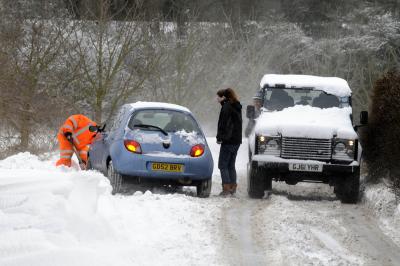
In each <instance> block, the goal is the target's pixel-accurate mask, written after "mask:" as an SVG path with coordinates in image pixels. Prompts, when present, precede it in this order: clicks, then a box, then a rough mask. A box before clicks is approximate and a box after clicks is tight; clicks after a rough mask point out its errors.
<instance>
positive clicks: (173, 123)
mask: <svg viewBox="0 0 400 266" xmlns="http://www.w3.org/2000/svg"><path fill="white" fill-rule="evenodd" d="M135 125H151V126H156V127H159V128H162V129H163V130H165V131H167V132H177V131H181V130H185V131H186V132H193V131H195V132H199V128H198V126H197V124H196V122H195V121H194V119H193V118H192V117H191V116H190V115H187V114H185V113H182V112H177V111H171V110H141V111H138V112H136V113H134V114H133V115H132V117H131V118H130V120H129V123H128V127H129V128H130V129H134V126H135ZM141 130H156V129H152V128H150V129H143V128H141Z"/></svg>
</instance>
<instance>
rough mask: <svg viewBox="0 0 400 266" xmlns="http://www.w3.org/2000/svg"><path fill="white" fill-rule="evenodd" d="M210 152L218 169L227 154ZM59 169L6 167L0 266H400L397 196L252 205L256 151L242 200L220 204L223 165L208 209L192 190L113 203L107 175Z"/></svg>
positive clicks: (284, 192)
mask: <svg viewBox="0 0 400 266" xmlns="http://www.w3.org/2000/svg"><path fill="white" fill-rule="evenodd" d="M208 142H209V145H210V148H211V149H212V152H213V157H214V161H217V159H218V149H219V146H218V145H216V144H215V138H209V139H208ZM55 160H56V156H54V155H47V156H45V155H43V156H42V157H38V156H35V155H31V154H29V153H20V154H17V155H15V156H11V157H9V158H7V159H5V160H3V161H0V265H41V266H42V265H49V266H50V265H51V266H53V265H399V264H400V248H399V246H398V245H399V244H400V238H399V233H398V230H396V228H399V227H398V225H400V222H399V220H400V219H399V217H400V209H399V208H398V207H396V205H395V203H394V198H393V195H392V194H391V192H390V190H389V189H387V188H386V187H384V186H382V185H377V186H371V187H367V188H366V189H365V192H364V200H363V202H361V203H359V204H357V205H346V204H341V203H340V202H339V201H338V200H337V198H335V195H334V193H333V191H332V190H333V189H332V188H330V187H329V186H327V185H318V184H298V185H296V186H288V185H285V184H278V183H273V191H272V193H271V194H270V195H269V196H267V197H265V198H264V199H262V200H251V199H249V198H248V197H247V193H246V165H247V160H248V159H247V143H244V144H243V145H242V146H241V149H240V151H239V155H238V159H237V168H238V175H239V179H240V180H239V191H238V194H237V196H236V197H228V198H222V197H219V196H217V195H218V193H219V192H220V176H219V171H218V169H216V166H217V164H216V163H215V169H214V175H213V178H214V180H213V190H212V195H211V197H210V198H206V199H201V198H197V197H195V196H194V195H195V192H194V189H189V188H187V189H183V191H179V192H176V193H171V192H169V191H168V190H163V189H155V190H152V191H145V192H144V193H143V192H139V191H136V192H134V191H128V192H126V193H121V194H117V195H115V196H112V195H111V186H110V183H109V181H108V179H107V178H106V177H105V176H103V175H102V174H100V173H99V172H96V171H81V170H78V167H75V168H74V167H72V168H70V169H67V168H62V167H61V168H56V167H55V166H54V164H55ZM378 196H379V197H378Z"/></svg>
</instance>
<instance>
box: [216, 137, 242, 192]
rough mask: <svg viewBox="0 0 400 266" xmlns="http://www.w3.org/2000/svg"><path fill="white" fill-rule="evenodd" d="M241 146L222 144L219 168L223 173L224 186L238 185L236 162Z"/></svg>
mask: <svg viewBox="0 0 400 266" xmlns="http://www.w3.org/2000/svg"><path fill="white" fill-rule="evenodd" d="M239 146H240V144H221V149H220V151H219V159H218V168H219V170H220V171H221V179H222V184H236V169H235V161H236V155H237V152H238V150H239Z"/></svg>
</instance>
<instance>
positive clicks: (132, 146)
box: [124, 139, 142, 153]
mask: <svg viewBox="0 0 400 266" xmlns="http://www.w3.org/2000/svg"><path fill="white" fill-rule="evenodd" d="M124 145H125V148H126V149H127V150H128V151H130V152H134V153H142V148H141V147H140V144H139V142H137V141H134V140H127V139H126V140H124Z"/></svg>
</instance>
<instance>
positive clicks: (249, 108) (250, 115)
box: [246, 105, 256, 119]
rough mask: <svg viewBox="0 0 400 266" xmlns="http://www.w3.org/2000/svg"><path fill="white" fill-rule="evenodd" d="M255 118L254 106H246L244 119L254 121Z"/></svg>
mask: <svg viewBox="0 0 400 266" xmlns="http://www.w3.org/2000/svg"><path fill="white" fill-rule="evenodd" d="M255 116H256V108H255V107H254V105H247V109H246V117H247V118H248V119H254V118H255Z"/></svg>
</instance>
